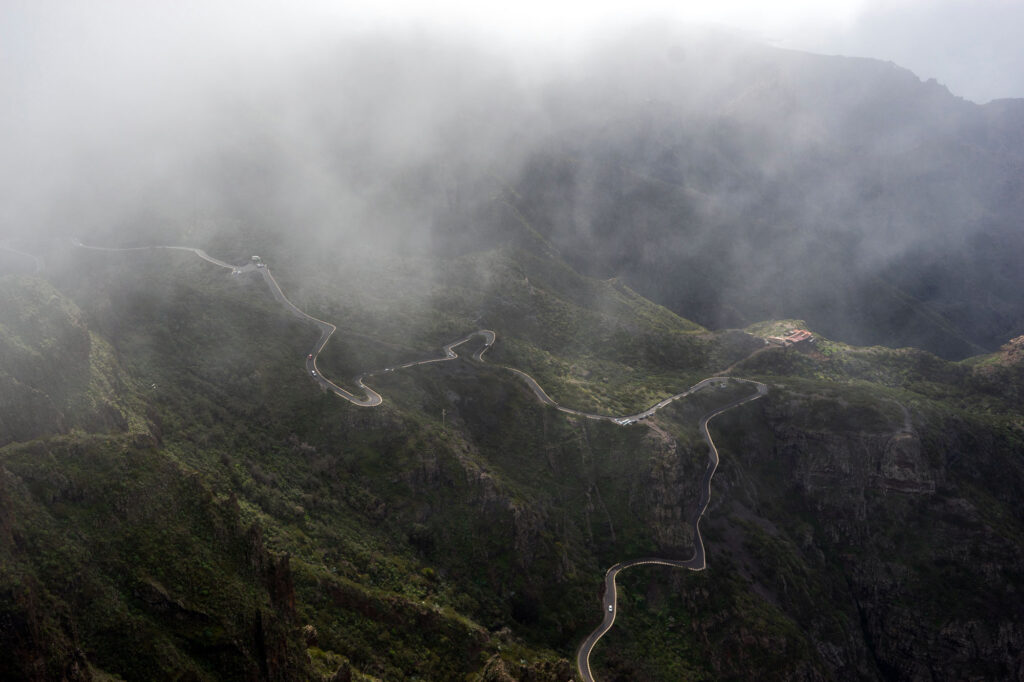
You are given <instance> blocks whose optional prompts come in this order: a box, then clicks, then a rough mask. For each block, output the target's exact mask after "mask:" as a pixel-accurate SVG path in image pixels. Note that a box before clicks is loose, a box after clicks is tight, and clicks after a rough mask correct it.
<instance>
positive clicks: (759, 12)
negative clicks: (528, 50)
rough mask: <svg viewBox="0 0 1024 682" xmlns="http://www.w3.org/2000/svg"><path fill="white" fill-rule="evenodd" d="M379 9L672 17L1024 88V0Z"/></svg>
mask: <svg viewBox="0 0 1024 682" xmlns="http://www.w3.org/2000/svg"><path fill="white" fill-rule="evenodd" d="M426 6H429V10H428V9H426ZM374 13H375V16H376V17H377V18H380V17H387V20H388V21H392V22H408V21H419V22H423V23H425V24H426V23H438V22H439V23H442V24H446V25H448V26H450V27H453V28H457V29H459V30H467V31H483V32H487V33H493V34H495V35H496V37H497V39H499V40H500V39H501V37H502V36H511V37H512V39H513V40H516V41H524V42H526V43H530V42H546V43H552V42H555V43H557V42H559V41H565V42H567V43H569V44H571V43H572V42H573V41H574V40H578V39H579V38H580V37H585V36H586V35H587V34H588V33H589V32H590V31H592V30H595V29H603V28H607V27H615V26H620V25H622V24H623V23H625V22H630V21H639V20H644V19H646V18H648V17H656V18H657V17H663V18H665V19H670V20H677V21H680V22H685V23H701V24H712V25H716V26H718V27H720V28H726V29H729V30H733V31H736V32H739V33H742V34H745V35H749V36H751V37H754V38H757V39H760V40H763V41H765V42H768V43H770V44H774V45H777V46H780V47H788V48H793V49H798V50H807V51H812V52H820V53H825V54H842V55H847V56H856V57H873V58H876V59H882V60H886V61H893V62H895V63H897V64H899V65H900V66H904V67H906V68H908V69H910V70H911V71H913V72H915V73H916V74H917V75H918V76H920V77H921V78H922V79H928V78H935V79H936V80H938V81H939V82H940V83H942V84H944V85H946V86H947V87H949V89H950V90H951V91H952V92H953V93H954V94H956V95H959V96H962V97H965V98H967V99H970V100H973V101H975V102H979V103H984V102H987V101H989V100H991V99H998V98H1004V97H1024V40H1022V37H1024V34H1022V27H1024V2H1020V0H828V1H827V2H825V1H822V0H772V1H771V2H766V1H765V0H714V1H713V2H709V1H707V0H700V1H696V2H694V1H692V0H629V1H623V0H518V1H517V2H507V1H504V0H501V1H491V0H471V1H466V0H434V1H433V2H430V3H422V2H417V1H416V0H390V1H387V0H385V1H383V2H379V3H376V9H375V10H374Z"/></svg>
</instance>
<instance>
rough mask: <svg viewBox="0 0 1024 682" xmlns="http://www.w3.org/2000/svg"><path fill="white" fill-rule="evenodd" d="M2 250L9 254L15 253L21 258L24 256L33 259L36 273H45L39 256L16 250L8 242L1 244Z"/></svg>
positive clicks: (0, 248)
mask: <svg viewBox="0 0 1024 682" xmlns="http://www.w3.org/2000/svg"><path fill="white" fill-rule="evenodd" d="M0 250H3V251H9V252H11V253H15V254H17V255H19V256H24V257H25V258H31V259H32V262H33V264H34V265H35V273H36V274H39V273H40V272H42V271H43V259H42V258H40V257H39V256H37V255H35V254H32V253H29V252H28V251H22V250H20V249H16V248H14V247H13V246H10V245H9V244H7V243H6V242H5V243H0Z"/></svg>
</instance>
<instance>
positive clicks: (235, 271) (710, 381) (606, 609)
mask: <svg viewBox="0 0 1024 682" xmlns="http://www.w3.org/2000/svg"><path fill="white" fill-rule="evenodd" d="M73 243H74V244H75V246H78V247H80V248H83V249H92V250H96V251H148V250H154V249H167V250H176V251H188V252H191V253H193V254H195V255H196V256H198V257H200V258H202V259H203V260H205V261H207V262H209V263H212V264H214V265H216V266H218V267H221V268H226V269H228V270H231V274H232V275H235V276H237V275H241V274H245V273H250V272H254V271H255V272H259V273H260V274H261V275H262V277H263V279H264V281H265V282H266V283H267V286H268V287H269V288H270V292H271V294H272V295H273V296H274V298H275V299H276V300H277V301H278V302H279V303H280V304H281V305H282V306H284V308H285V309H286V310H288V311H289V312H290V313H291V314H292V315H295V316H296V317H298V318H300V319H302V320H305V321H308V322H312V323H313V324H315V325H316V326H317V328H318V329H319V330H320V338H319V339H317V342H316V344H315V345H314V346H313V348H312V350H311V352H310V353H309V354H308V355H307V356H306V363H305V366H306V371H307V372H309V375H310V376H311V377H312V378H313V379H314V380H315V381H316V382H317V383H318V384H320V386H322V387H323V388H325V389H326V390H329V391H331V392H333V393H334V394H335V395H337V396H339V397H341V398H344V399H345V400H347V401H349V402H350V403H352V404H353V405H357V406H359V407H376V406H378V405H380V404H382V403H383V402H384V399H383V398H382V397H381V395H380V394H379V393H377V392H376V391H375V390H373V389H372V388H370V387H369V386H367V385H366V384H365V383H364V379H367V378H369V377H372V376H375V375H379V374H386V373H390V372H394V371H396V370H402V369H408V368H410V367H416V366H418V365H426V364H430V363H435V362H447V361H449V360H455V359H456V358H458V357H459V355H458V353H456V352H455V349H456V348H457V347H459V346H461V345H462V344H464V343H466V342H468V341H470V340H471V339H472V338H473V337H475V336H480V337H482V338H483V341H484V345H483V346H482V347H481V348H480V349H479V350H478V351H477V352H476V353H474V354H473V356H472V359H473V360H476V361H477V362H484V359H483V356H484V353H486V352H487V351H488V350H489V349H490V348H491V346H493V345H494V342H495V340H496V339H497V335H496V334H495V333H494V332H493V331H491V330H489V329H479V330H477V331H475V332H472V333H470V334H468V335H467V336H464V337H462V338H460V339H457V340H455V341H452V342H451V343H449V344H447V345H445V346H443V347H442V351H443V352H444V354H443V355H441V356H440V357H435V358H427V359H424V360H413V361H411V362H406V363H404V364H401V365H395V366H394V367H386V368H384V369H379V370H374V371H368V372H363V373H362V374H360V375H359V376H357V377H356V378H355V383H356V385H357V386H359V388H360V389H362V391H363V393H364V395H363V396H359V395H356V394H354V393H351V392H350V391H347V390H345V389H344V388H342V387H340V386H338V385H337V384H335V383H334V382H332V381H331V380H329V379H327V378H326V377H325V376H323V374H322V373H321V372H320V370H319V368H318V367H317V364H316V361H317V357H318V356H319V355H320V352H321V351H323V349H324V346H326V345H327V342H328V341H329V340H330V338H331V336H332V335H333V334H334V332H336V331H337V330H338V328H337V327H336V326H335V325H333V324H331V323H330V322H325V321H324V320H321V319H319V318H317V317H313V316H312V315H310V314H308V313H306V312H305V311H303V310H302V309H301V308H299V307H298V306H296V305H295V304H294V303H292V302H291V301H290V300H289V299H288V297H287V296H285V294H284V292H283V291H282V290H281V286H280V285H279V284H278V283H277V280H276V279H274V275H273V274H272V273H271V272H270V268H268V267H267V266H266V264H265V263H263V262H262V261H261V260H260V259H258V258H256V257H253V259H252V262H251V263H246V264H245V265H232V264H230V263H226V262H224V261H222V260H219V259H217V258H213V257H212V256H210V255H209V254H207V253H206V252H205V251H203V250H202V249H196V248H192V247H187V246H140V247H129V248H105V247H98V246H86V245H85V244H82V242H80V241H78V240H77V239H76V240H73ZM757 352H760V349H759V350H758V351H755V353H757ZM733 366H735V365H733ZM502 369H505V370H507V371H509V372H512V373H513V374H515V375H516V376H517V377H519V378H520V379H522V380H523V381H524V382H525V383H526V385H527V386H528V387H529V388H530V390H531V391H533V394H534V395H535V396H536V397H537V399H538V400H539V401H540V402H541V403H543V404H545V405H550V406H552V407H554V408H555V409H557V410H559V411H561V412H565V413H566V414H571V415H574V416H577V417H584V418H586V419H594V420H600V421H610V422H613V423H615V424H618V425H619V426H628V425H630V424H634V423H636V422H638V421H642V420H645V419H647V418H648V417H651V416H653V415H654V414H655V413H656V412H657V411H658V410H661V409H662V408H664V407H667V406H668V405H670V404H672V403H673V402H674V401H676V400H679V399H680V398H685V397H686V396H689V395H692V394H694V393H696V392H697V391H699V390H701V389H703V388H706V387H709V386H714V385H724V384H725V383H726V382H729V381H734V382H740V383H745V384H750V385H751V386H753V387H755V388H756V391H755V392H754V393H752V394H750V395H748V396H745V397H743V398H740V399H739V400H735V401H733V402H731V403H729V404H728V405H725V406H724V407H720V408H718V409H716V410H714V411H712V412H709V413H708V414H706V415H704V416H703V417H702V418H701V420H700V431H701V434H702V435H703V436H704V440H705V442H706V443H707V444H708V465H707V468H706V469H705V470H704V477H703V478H702V479H701V485H700V499H699V500H698V503H697V508H696V511H695V513H694V516H693V518H692V519H691V520H690V523H691V526H692V528H693V556H691V557H690V558H689V559H667V558H658V557H648V558H641V559H630V560H628V561H623V562H620V563H617V564H615V565H614V566H612V567H611V568H609V569H608V571H607V573H606V574H605V579H604V583H605V590H604V598H603V599H602V602H601V605H602V608H601V611H602V614H603V617H602V621H601V624H600V625H599V626H598V627H597V628H596V629H595V630H594V631H593V632H591V633H590V635H588V636H587V638H586V639H585V640H584V641H583V643H582V644H581V645H580V647H579V649H577V652H576V667H577V669H578V670H579V673H580V676H581V677H582V678H583V680H584V682H595V681H594V676H593V673H592V672H591V670H590V653H591V651H593V649H594V646H595V645H596V644H597V642H598V641H599V640H600V639H601V637H603V636H604V634H605V633H606V632H608V630H610V629H611V627H612V625H614V624H615V614H616V610H617V608H618V605H617V591H616V590H617V588H616V584H615V579H616V576H618V574H619V573H620V572H622V571H624V570H626V569H627V568H632V567H633V566H643V565H649V564H657V565H661V566H672V567H674V568H685V569H688V570H691V571H702V570H704V568H705V566H706V562H705V554H704V540H703V539H702V537H701V534H700V520H701V518H702V517H703V516H704V511H705V510H706V509H707V507H708V503H709V502H710V500H711V478H712V477H713V476H714V475H715V470H716V469H717V468H718V449H717V448H716V447H715V443H714V441H713V440H712V439H711V434H710V433H709V432H708V422H710V421H711V420H712V419H714V418H715V417H717V416H718V415H720V414H722V413H723V412H726V411H728V410H731V409H733V408H734V407H738V406H739V405H742V404H744V403H747V402H750V401H751V400H757V399H758V398H760V397H762V396H764V395H765V394H767V392H768V387H767V386H766V385H764V384H762V383H760V382H757V381H751V380H749V379H739V378H736V377H727V376H713V377H708V378H707V379H704V380H702V381H699V382H697V383H696V384H694V385H693V386H691V387H690V388H688V389H686V390H685V391H683V392H682V393H676V394H675V395H671V396H669V397H667V398H664V399H663V400H661V401H659V402H657V403H655V404H654V405H652V406H651V407H649V408H647V409H646V410H643V411H641V412H637V413H635V414H630V415H625V416H613V415H604V414H595V413H592V412H583V411H581V410H576V409H573V408H570V407H565V406H563V405H560V404H559V403H558V402H556V401H555V400H554V399H552V398H551V396H549V395H548V394H547V392H546V391H545V390H544V389H543V387H541V385H540V384H539V383H537V380H536V379H534V378H533V377H531V376H530V375H529V374H527V373H526V372H523V371H522V370H519V369H515V368H514V367H502ZM731 369H732V367H730V368H729V369H728V370H726V372H728V371H729V370H731Z"/></svg>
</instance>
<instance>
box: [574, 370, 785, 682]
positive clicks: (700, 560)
mask: <svg viewBox="0 0 1024 682" xmlns="http://www.w3.org/2000/svg"><path fill="white" fill-rule="evenodd" d="M723 379H724V377H712V378H710V379H705V380H704V381H702V382H700V383H698V384H694V386H693V387H692V388H691V389H689V391H688V393H692V392H693V391H695V390H699V388H698V387H700V386H702V385H707V383H708V382H714V381H722V380H723ZM730 380H731V381H736V382H742V383H745V384H750V385H752V386H754V387H756V389H757V390H756V391H755V392H754V393H752V394H750V395H748V396H745V397H743V398H740V399H739V400H734V401H733V402H731V403H729V404H728V405H724V406H722V407H719V408H717V409H715V410H714V411H712V412H709V413H708V414H706V415H704V416H703V417H701V419H700V432H701V435H702V436H704V441H705V442H706V443H707V444H708V465H707V467H706V468H705V469H704V477H703V478H702V479H701V483H700V499H699V500H698V502H697V508H696V511H695V512H694V515H693V518H692V519H691V520H690V524H691V526H692V527H693V556H691V557H690V558H689V559H663V558H658V557H645V558H641V559H630V560H629V561H623V562H621V563H618V564H615V565H614V566H612V567H611V568H609V569H608V572H607V573H605V576H604V597H603V598H602V600H601V613H602V616H603V619H602V621H601V624H600V625H598V626H597V628H595V629H594V631H593V632H591V633H590V634H589V635H587V638H586V639H584V640H583V643H582V644H580V647H579V649H577V650H576V668H577V670H579V673H580V677H581V678H582V679H583V682H594V675H593V673H592V672H591V670H590V653H591V652H592V651H593V650H594V646H595V645H596V644H597V642H598V640H600V639H601V637H603V636H604V635H605V633H606V632H608V631H609V630H611V628H612V625H614V624H615V614H616V612H617V611H618V591H617V587H616V584H615V578H616V577H617V576H618V575H619V573H621V572H622V571H624V570H626V569H627V568H632V567H633V566H644V565H649V564H658V565H661V566H672V567H674V568H686V569H689V570H691V571H703V570H704V568H705V567H706V566H707V563H706V560H705V553H704V539H703V537H702V536H701V534H700V520H701V518H702V517H703V516H704V512H705V511H706V510H707V508H708V503H710V502H711V478H712V477H713V476H714V475H715V471H716V470H717V469H718V448H717V447H715V441H713V440H712V439H711V433H710V432H708V422H710V421H711V420H712V419H714V418H715V417H717V416H718V415H720V414H722V413H723V412H726V411H728V410H731V409H733V408H734V407H737V406H739V405H742V404H743V403H747V402H750V401H751V400H757V399H758V398H760V397H761V396H763V395H765V394H767V393H768V387H767V386H765V385H764V384H762V383H760V382H758V381H750V380H749V379H737V378H731V379H730ZM680 395H683V394H680ZM675 397H676V396H673V399H675ZM663 402H664V401H663ZM666 404H667V403H666ZM659 405H661V403H659Z"/></svg>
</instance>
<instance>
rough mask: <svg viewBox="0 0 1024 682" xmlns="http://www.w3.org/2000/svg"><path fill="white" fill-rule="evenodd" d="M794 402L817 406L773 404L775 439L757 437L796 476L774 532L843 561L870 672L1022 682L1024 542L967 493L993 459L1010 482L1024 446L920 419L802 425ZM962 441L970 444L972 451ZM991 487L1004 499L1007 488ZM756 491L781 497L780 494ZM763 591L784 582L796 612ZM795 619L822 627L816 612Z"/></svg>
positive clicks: (832, 647)
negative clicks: (884, 426)
mask: <svg viewBox="0 0 1024 682" xmlns="http://www.w3.org/2000/svg"><path fill="white" fill-rule="evenodd" d="M797 406H798V407H797ZM796 409H799V410H806V409H808V404H807V403H802V402H800V401H792V400H790V401H789V402H786V401H785V400H783V399H779V398H776V399H772V400H769V401H766V404H765V405H764V414H765V416H766V418H767V420H768V423H769V424H770V428H771V433H772V437H773V439H774V447H773V448H772V449H771V450H767V449H765V448H763V447H760V448H759V446H758V444H756V443H754V442H751V443H750V445H751V448H750V451H751V453H757V454H754V455H753V457H754V458H755V459H758V458H765V459H763V460H761V461H759V462H756V463H755V465H756V466H762V467H764V470H765V471H768V470H770V471H774V472H778V473H779V474H781V475H782V476H783V477H784V478H785V479H787V480H788V482H789V484H790V486H789V492H788V493H786V494H787V495H788V496H789V497H788V499H787V502H786V507H787V508H788V509H789V510H791V511H790V513H794V512H798V513H800V514H803V516H794V517H790V518H786V519H784V520H782V519H777V522H779V521H781V523H779V525H780V526H781V527H782V528H783V530H782V531H781V532H780V534H779V535H778V537H780V538H781V537H783V535H784V534H785V533H787V532H789V533H793V532H794V530H795V529H796V528H798V527H803V528H806V529H807V531H806V533H805V535H804V536H803V537H800V536H799V534H797V541H796V542H795V544H796V545H798V546H800V547H801V550H802V553H803V557H804V559H803V560H804V561H807V562H808V563H811V562H813V561H815V559H814V557H815V556H820V557H824V558H825V559H826V561H828V560H829V558H830V557H831V560H832V561H835V562H836V563H835V568H831V569H828V570H830V571H839V573H840V574H841V575H842V576H843V578H842V580H843V581H844V582H845V584H846V585H847V587H848V592H846V593H845V594H843V593H842V592H840V593H837V594H835V599H836V600H837V604H840V605H841V607H840V610H841V611H846V612H852V613H855V614H856V620H853V619H852V618H851V620H852V622H858V621H859V623H860V629H861V632H862V636H863V643H864V645H866V647H867V651H869V652H870V656H871V659H872V662H871V667H872V668H874V671H875V672H874V673H873V674H874V675H877V676H878V677H880V678H885V679H903V680H918V679H930V680H950V681H952V680H966V679H978V680H980V679H1006V680H1010V679H1022V674H1024V654H1022V651H1024V591H1022V588H1024V576H1022V574H1021V572H1020V570H1019V567H1020V566H1024V548H1022V547H1021V546H1020V545H1018V544H1016V543H1014V542H1013V540H1012V539H1011V538H1010V537H1008V536H1007V535H1006V534H1005V530H1004V529H1002V528H1000V527H998V526H994V525H993V524H992V520H991V519H992V518H996V517H994V516H993V514H994V515H996V516H997V517H998V516H999V515H1004V514H1006V513H1007V512H1009V511H1010V510H1009V509H1007V508H1002V507H1000V506H999V504H1000V503H999V502H997V500H996V499H994V498H981V500H982V501H981V502H975V501H972V500H971V499H970V498H971V497H972V496H973V495H974V494H975V492H974V490H973V489H972V488H970V487H968V486H969V481H970V479H972V478H976V477H978V476H979V472H980V471H982V470H984V469H986V468H987V469H988V470H994V469H997V466H996V465H995V464H993V462H1003V463H1004V464H1002V465H1000V466H1004V467H1006V468H1005V469H1004V473H1005V474H1006V475H1008V477H1009V479H1010V480H1014V479H1015V477H1017V476H1018V474H1019V471H1018V470H1019V467H1020V466H1021V462H1020V461H1019V453H1017V455H1014V454H1013V452H1012V451H1008V450H1006V449H1005V448H1006V446H1005V445H1000V443H999V442H998V441H996V440H993V439H991V438H988V439H985V438H974V437H973V436H971V435H970V433H971V428H972V427H971V426H970V425H969V424H967V423H963V422H960V423H957V422H948V421H947V422H942V423H939V422H930V423H925V422H924V420H923V418H922V417H920V416H917V417H915V420H914V422H915V425H913V426H912V425H911V419H910V418H909V416H908V417H907V419H906V420H905V422H904V424H903V425H902V426H901V425H899V424H892V425H891V430H889V431H888V432H885V431H880V430H876V431H873V432H863V431H848V430H847V431H844V430H842V429H841V428H832V429H829V428H808V426H807V425H806V419H805V420H804V424H803V425H801V419H802V418H803V415H801V414H798V413H796V411H795V410H796ZM882 409H887V408H883V406H881V405H879V410H882ZM918 423H920V425H919V426H918V425H917V424H918ZM965 442H970V443H972V444H973V449H972V450H969V451H964V449H963V444H964V443H965ZM1006 457H1010V459H1003V458H1006ZM1014 457H1017V459H1016V461H1015V460H1014ZM965 483H966V484H967V485H965ZM983 485H988V486H991V487H992V488H994V489H995V491H996V495H997V496H998V495H999V492H998V491H999V489H1000V488H1001V487H1003V486H1000V485H999V484H998V482H996V483H995V484H993V482H991V481H989V482H988V483H985V484H983ZM761 493H762V494H767V495H768V496H770V497H777V496H779V495H780V493H781V491H769V490H765V489H763V488H762V489H761ZM997 510H998V511H997ZM1011 513H1016V512H1011ZM755 580H756V579H755ZM766 584H767V583H766ZM782 587H783V588H785V587H786V584H785V583H783V585H782ZM792 588H793V586H792V584H790V585H789V589H792ZM767 589H768V590H769V591H772V590H776V591H775V592H774V595H775V597H774V598H777V599H778V600H779V603H780V604H782V606H783V608H784V609H793V610H796V611H799V609H798V607H797V606H796V605H795V604H794V603H793V602H792V600H793V597H791V596H790V597H787V596H786V595H785V593H784V590H779V589H778V588H771V587H770V586H769V587H768V588H767ZM833 589H834V588H833ZM787 600H789V602H787ZM843 602H845V603H846V604H845V605H842V603H843ZM795 617H797V618H798V619H801V620H807V619H809V621H810V623H808V625H809V626H810V628H811V629H812V630H813V629H815V628H816V626H814V625H812V624H813V623H814V622H815V621H816V618H817V616H815V615H814V614H813V613H810V612H808V613H803V614H801V615H798V616H795ZM858 648H860V645H854V647H853V649H851V648H850V645H845V646H844V645H843V644H841V643H838V642H835V641H833V642H832V643H829V644H828V645H827V646H826V647H825V648H824V649H822V648H821V647H820V646H819V650H821V651H823V652H824V653H825V654H827V655H825V656H824V659H825V660H826V661H829V660H831V661H833V662H834V663H839V662H840V661H854V660H856V659H857V658H858V654H857V653H856V651H855V649H858ZM830 652H831V653H830ZM861 672H862V673H863V672H864V669H863V667H861Z"/></svg>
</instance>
